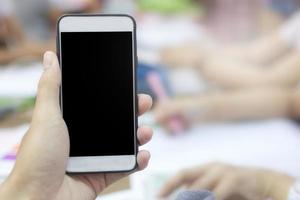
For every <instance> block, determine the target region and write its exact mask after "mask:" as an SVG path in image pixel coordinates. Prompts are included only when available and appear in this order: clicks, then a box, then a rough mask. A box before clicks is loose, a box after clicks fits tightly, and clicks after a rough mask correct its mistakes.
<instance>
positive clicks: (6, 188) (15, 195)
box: [0, 180, 30, 200]
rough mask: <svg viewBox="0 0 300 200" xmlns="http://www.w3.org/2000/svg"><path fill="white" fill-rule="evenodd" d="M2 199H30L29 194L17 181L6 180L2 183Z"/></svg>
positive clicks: (0, 192) (0, 189) (0, 190)
mask: <svg viewBox="0 0 300 200" xmlns="http://www.w3.org/2000/svg"><path fill="white" fill-rule="evenodd" d="M0 199H9V200H30V198H29V195H28V194H27V193H26V192H24V191H23V190H22V187H19V186H18V184H17V183H13V182H12V181H10V180H6V181H5V182H4V183H2V184H1V185H0Z"/></svg>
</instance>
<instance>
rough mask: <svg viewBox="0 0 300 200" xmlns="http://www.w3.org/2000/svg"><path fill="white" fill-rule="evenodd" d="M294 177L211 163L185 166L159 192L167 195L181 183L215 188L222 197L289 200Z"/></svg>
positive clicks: (190, 187) (251, 199)
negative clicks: (199, 165)
mask: <svg viewBox="0 0 300 200" xmlns="http://www.w3.org/2000/svg"><path fill="white" fill-rule="evenodd" d="M293 181H294V180H293V178H291V177H289V176H287V175H284V174H280V173H276V172H272V171H268V170H261V169H252V168H245V167H235V166H231V165H225V164H221V163H211V164H208V165H205V166H202V167H196V168H191V169H187V170H183V171H182V172H180V173H178V174H177V175H176V176H174V177H173V178H171V179H170V180H169V181H168V182H167V183H166V184H165V185H164V187H163V188H162V189H161V191H160V193H159V196H161V197H166V196H168V195H169V194H171V193H172V192H173V191H174V190H176V189H177V188H179V187H181V186H186V187H187V189H190V190H200V189H206V190H210V191H213V192H214V194H215V195H216V197H217V199H218V200H226V199H230V200H233V199H238V200H241V199H245V200H265V199H267V198H272V199H274V200H286V199H287V194H288V190H289V188H290V186H291V185H292V183H293Z"/></svg>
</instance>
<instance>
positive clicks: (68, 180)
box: [0, 52, 152, 200]
mask: <svg viewBox="0 0 300 200" xmlns="http://www.w3.org/2000/svg"><path fill="white" fill-rule="evenodd" d="M60 73H61V72H60V68H59V63H58V59H57V57H56V55H55V53H53V52H46V53H45V55H44V71H43V74H42V77H41V79H40V82H39V87H38V95H37V100H36V105H35V110H34V114H33V118H32V122H31V125H30V128H29V130H28V132H27V133H26V135H25V136H24V138H23V140H22V143H21V147H20V150H19V152H18V156H17V160H16V164H15V166H14V169H13V171H12V173H11V174H10V176H9V177H8V178H7V179H6V180H5V182H4V183H3V184H2V185H0V199H3V200H4V199H7V200H8V199H9V200H17V199H39V200H44V199H45V200H46V199H57V200H59V199H61V200H65V199H69V200H73V199H74V200H75V199H78V200H92V199H96V198H97V196H98V194H99V193H101V192H102V191H103V190H104V189H105V188H106V187H108V186H109V185H111V184H112V183H114V182H116V181H118V180H119V179H121V178H124V177H126V176H128V175H129V174H130V173H97V174H80V175H78V174H77V175H67V174H66V165H67V161H68V157H69V148H70V144H69V135H68V130H67V126H66V124H65V122H64V120H63V118H62V115H61V110H60V106H59V87H60V84H61V75H60ZM120 101H121V100H120ZM150 107H151V98H150V97H149V96H147V95H139V114H143V113H144V112H146V111H147V110H148V109H149V108H150ZM151 137H152V130H151V128H149V127H146V126H141V127H139V129H138V131H137V138H138V140H139V144H140V145H143V144H146V143H148V142H149V141H150V140H151ZM116 139H117V138H116ZM149 159H150V154H149V152H148V151H145V150H142V151H139V152H138V155H137V165H138V169H137V170H143V169H145V168H146V167H147V164H148V162H149ZM131 173H133V172H131Z"/></svg>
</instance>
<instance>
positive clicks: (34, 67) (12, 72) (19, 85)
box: [0, 63, 42, 97]
mask: <svg viewBox="0 0 300 200" xmlns="http://www.w3.org/2000/svg"><path fill="white" fill-rule="evenodd" d="M41 73H42V65H41V64H40V63H31V64H24V65H22V64H18V65H10V66H7V67H4V68H0V96H2V97H3V96H4V97H28V96H35V94H36V90H37V84H38V81H39V79H40V76H41Z"/></svg>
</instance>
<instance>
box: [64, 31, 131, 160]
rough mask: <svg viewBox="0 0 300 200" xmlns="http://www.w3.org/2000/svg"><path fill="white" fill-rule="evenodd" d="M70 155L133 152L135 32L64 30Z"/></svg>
mask: <svg viewBox="0 0 300 200" xmlns="http://www.w3.org/2000/svg"><path fill="white" fill-rule="evenodd" d="M60 34H61V35H60V42H61V51H60V52H61V66H62V109H63V117H64V120H65V122H66V124H67V126H68V130H69V135H70V145H71V148H70V156H72V157H78V156H114V155H133V154H134V153H135V123H134V121H135V114H134V106H135V105H134V98H135V96H134V95H135V92H134V67H133V39H132V32H61V33H60Z"/></svg>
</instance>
